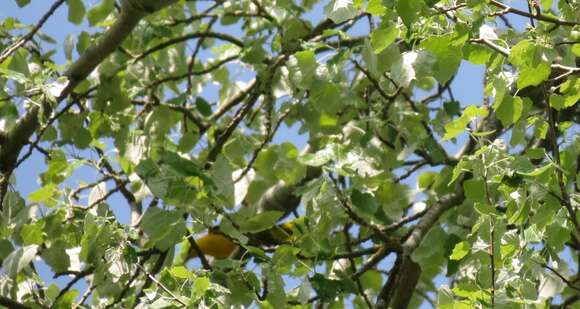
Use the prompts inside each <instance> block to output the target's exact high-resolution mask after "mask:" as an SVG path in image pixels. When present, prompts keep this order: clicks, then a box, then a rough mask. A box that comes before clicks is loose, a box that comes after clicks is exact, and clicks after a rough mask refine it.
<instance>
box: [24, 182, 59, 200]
mask: <svg viewBox="0 0 580 309" xmlns="http://www.w3.org/2000/svg"><path fill="white" fill-rule="evenodd" d="M56 188H57V185H56V184H54V183H49V184H47V185H45V186H43V187H42V188H40V189H38V190H36V191H34V192H32V193H30V194H29V195H28V200H29V201H30V202H36V203H46V202H48V201H50V200H51V199H52V197H53V195H54V191H55V190H56Z"/></svg>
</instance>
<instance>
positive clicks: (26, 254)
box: [2, 245, 38, 279]
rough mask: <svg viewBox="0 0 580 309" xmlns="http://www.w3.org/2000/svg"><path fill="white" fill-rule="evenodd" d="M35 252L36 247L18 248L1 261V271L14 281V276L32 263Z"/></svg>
mask: <svg viewBox="0 0 580 309" xmlns="http://www.w3.org/2000/svg"><path fill="white" fill-rule="evenodd" d="M37 252H38V245H30V246H25V247H21V248H18V249H16V250H15V251H12V253H10V255H8V256H7V257H6V259H4V261H2V269H3V270H4V272H5V273H6V274H7V275H8V276H9V277H10V278H12V279H15V278H16V275H18V273H20V271H21V270H22V269H23V268H24V267H26V266H28V264H30V262H32V260H33V259H34V258H35V257H36V253H37Z"/></svg>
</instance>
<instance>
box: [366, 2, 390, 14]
mask: <svg viewBox="0 0 580 309" xmlns="http://www.w3.org/2000/svg"><path fill="white" fill-rule="evenodd" d="M386 12H387V8H385V6H384V5H383V3H382V0H369V3H368V5H367V13H369V14H371V15H374V16H383V15H385V13H386Z"/></svg>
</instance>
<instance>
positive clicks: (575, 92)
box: [560, 56, 580, 108]
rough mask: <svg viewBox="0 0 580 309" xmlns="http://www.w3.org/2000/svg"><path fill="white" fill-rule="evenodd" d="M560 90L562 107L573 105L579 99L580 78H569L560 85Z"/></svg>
mask: <svg viewBox="0 0 580 309" xmlns="http://www.w3.org/2000/svg"><path fill="white" fill-rule="evenodd" d="M578 57H580V56H578ZM560 91H561V92H562V93H563V94H564V108H569V107H572V106H574V105H575V104H576V103H578V101H580V78H576V77H571V78H569V79H568V80H567V81H566V82H564V83H563V84H562V85H561V86H560Z"/></svg>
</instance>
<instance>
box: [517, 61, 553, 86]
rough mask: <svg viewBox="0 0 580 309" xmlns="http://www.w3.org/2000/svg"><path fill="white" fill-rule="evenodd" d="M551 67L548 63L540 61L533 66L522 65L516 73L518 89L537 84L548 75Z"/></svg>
mask: <svg viewBox="0 0 580 309" xmlns="http://www.w3.org/2000/svg"><path fill="white" fill-rule="evenodd" d="M551 72H552V69H551V68H550V65H549V64H548V63H545V62H542V63H540V64H538V65H537V66H535V67H528V66H525V67H522V68H521V71H520V72H519V75H518V82H517V85H518V89H523V88H526V87H528V86H537V85H539V84H540V83H541V82H543V81H545V80H547V79H548V77H550V73H551Z"/></svg>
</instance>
